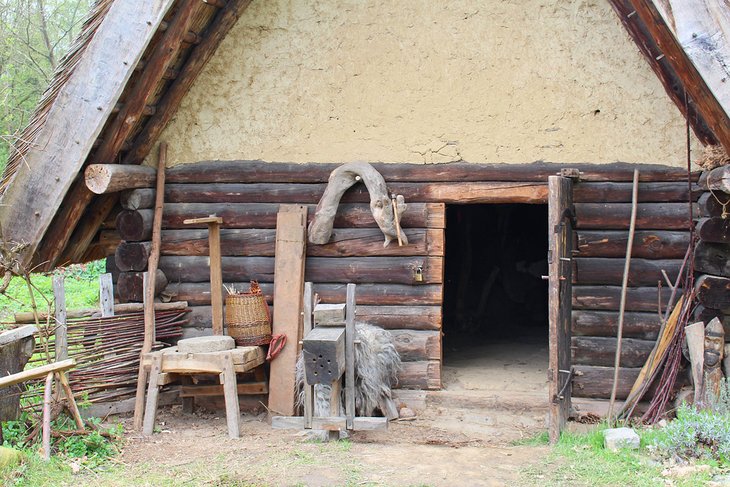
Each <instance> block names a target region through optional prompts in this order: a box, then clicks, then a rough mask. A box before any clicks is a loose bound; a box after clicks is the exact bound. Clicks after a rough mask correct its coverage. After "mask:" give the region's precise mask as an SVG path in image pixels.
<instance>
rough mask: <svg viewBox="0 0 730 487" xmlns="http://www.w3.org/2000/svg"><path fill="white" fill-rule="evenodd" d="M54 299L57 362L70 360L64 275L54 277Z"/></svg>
mask: <svg viewBox="0 0 730 487" xmlns="http://www.w3.org/2000/svg"><path fill="white" fill-rule="evenodd" d="M53 298H54V301H55V318H56V345H55V352H56V353H55V357H56V362H58V361H59V360H66V359H67V358H68V329H67V328H66V291H65V288H64V285H63V275H56V276H53Z"/></svg>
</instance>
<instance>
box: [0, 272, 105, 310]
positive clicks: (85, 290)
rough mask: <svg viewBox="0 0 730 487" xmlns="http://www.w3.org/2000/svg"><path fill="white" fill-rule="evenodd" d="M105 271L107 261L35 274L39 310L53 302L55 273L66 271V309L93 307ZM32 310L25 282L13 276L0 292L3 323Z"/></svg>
mask: <svg viewBox="0 0 730 487" xmlns="http://www.w3.org/2000/svg"><path fill="white" fill-rule="evenodd" d="M103 272H104V261H103V260H100V261H96V262H91V263H89V264H79V265H72V266H69V267H67V268H62V269H58V270H56V271H55V272H54V273H53V274H32V275H31V282H32V283H33V285H34V286H35V288H36V289H37V291H36V292H35V293H34V295H35V296H34V297H35V300H36V304H37V306H38V309H39V311H40V312H45V311H47V309H48V303H49V302H52V301H53V282H52V281H53V275H54V274H63V275H64V276H65V280H64V284H65V290H66V309H78V308H90V307H94V306H98V305H99V275H101V274H102V273H103ZM21 311H32V307H31V299H30V293H29V291H28V286H27V284H26V282H25V281H24V280H23V279H22V278H20V277H14V278H13V279H12V281H11V282H10V286H8V289H7V290H6V291H5V293H4V294H2V295H0V322H8V321H12V320H13V314H14V313H18V312H21Z"/></svg>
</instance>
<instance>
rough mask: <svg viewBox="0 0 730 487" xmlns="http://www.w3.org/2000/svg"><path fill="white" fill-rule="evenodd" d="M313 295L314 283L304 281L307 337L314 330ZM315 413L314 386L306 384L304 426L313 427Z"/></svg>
mask: <svg viewBox="0 0 730 487" xmlns="http://www.w3.org/2000/svg"><path fill="white" fill-rule="evenodd" d="M313 303H314V302H313V296H312V283H311V282H305V283H304V302H303V309H304V320H303V328H304V330H303V333H302V337H306V336H307V335H308V334H309V332H310V331H312V309H313V308H314V304H313ZM313 413H314V386H310V385H309V384H307V383H306V380H305V384H304V428H305V429H311V428H312V415H313Z"/></svg>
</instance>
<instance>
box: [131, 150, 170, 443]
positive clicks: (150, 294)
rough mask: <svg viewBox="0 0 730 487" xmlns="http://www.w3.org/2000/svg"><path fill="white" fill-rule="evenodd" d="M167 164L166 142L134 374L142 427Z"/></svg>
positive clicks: (137, 423)
mask: <svg viewBox="0 0 730 487" xmlns="http://www.w3.org/2000/svg"><path fill="white" fill-rule="evenodd" d="M166 163H167V143H165V142H161V143H160V155H159V159H158V164H157V189H156V193H155V214H154V220H153V224H152V251H151V252H150V260H149V263H148V265H147V273H146V275H147V276H148V277H149V279H148V280H147V282H146V283H145V285H144V293H145V295H144V297H145V299H144V343H143V344H142V351H141V352H140V367H139V374H138V375H137V395H136V398H135V401H134V428H135V429H136V430H140V429H141V428H142V420H143V416H144V389H145V384H146V383H147V372H146V371H145V369H144V367H142V356H143V355H144V354H146V353H149V352H150V351H151V350H152V345H153V344H154V343H155V275H156V273H157V265H158V264H159V261H160V235H161V233H162V208H163V206H164V202H165V165H166Z"/></svg>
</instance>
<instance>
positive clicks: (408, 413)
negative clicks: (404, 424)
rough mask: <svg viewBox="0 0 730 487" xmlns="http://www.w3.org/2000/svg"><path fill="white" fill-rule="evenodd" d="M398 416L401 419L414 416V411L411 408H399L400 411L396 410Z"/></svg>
mask: <svg viewBox="0 0 730 487" xmlns="http://www.w3.org/2000/svg"><path fill="white" fill-rule="evenodd" d="M398 417H399V418H401V419H410V418H415V417H416V412H415V411H414V410H413V409H411V408H407V407H404V408H400V411H398Z"/></svg>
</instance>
